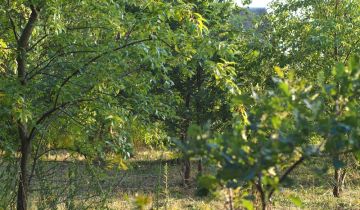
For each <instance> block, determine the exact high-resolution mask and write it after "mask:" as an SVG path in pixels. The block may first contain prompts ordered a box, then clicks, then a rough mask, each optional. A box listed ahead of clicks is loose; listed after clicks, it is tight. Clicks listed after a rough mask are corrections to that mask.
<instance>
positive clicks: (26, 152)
mask: <svg viewBox="0 0 360 210" xmlns="http://www.w3.org/2000/svg"><path fill="white" fill-rule="evenodd" d="M19 134H20V142H21V151H20V153H21V159H20V177H19V186H18V193H17V210H26V209H27V206H28V193H29V174H28V164H29V158H30V155H31V143H30V141H29V139H28V137H27V129H26V126H24V125H22V124H21V123H20V125H19Z"/></svg>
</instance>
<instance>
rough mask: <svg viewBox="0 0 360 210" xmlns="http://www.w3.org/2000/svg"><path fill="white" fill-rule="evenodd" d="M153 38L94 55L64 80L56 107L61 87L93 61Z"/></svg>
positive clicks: (56, 99) (55, 104)
mask: <svg viewBox="0 0 360 210" xmlns="http://www.w3.org/2000/svg"><path fill="white" fill-rule="evenodd" d="M150 40H152V38H146V39H141V40H137V41H133V42H130V43H127V44H124V45H122V46H120V47H117V48H114V49H112V50H110V51H106V52H103V53H101V54H99V55H97V56H95V57H93V58H92V59H90V60H89V61H88V62H86V63H85V64H84V65H83V66H82V67H81V68H79V69H78V70H76V71H74V72H73V73H72V74H71V75H69V76H68V77H67V78H65V79H64V81H63V82H62V83H61V84H60V87H59V90H58V92H57V94H56V98H55V103H54V107H56V106H57V102H58V100H59V96H60V93H61V89H62V88H63V87H64V86H65V85H66V84H67V83H68V82H69V81H70V80H71V79H72V78H73V77H75V76H77V75H78V74H80V73H81V72H82V71H84V70H85V69H86V68H87V67H88V66H90V65H91V64H92V63H93V62H95V61H97V60H99V59H100V58H102V57H104V56H105V55H108V54H110V53H113V52H116V51H119V50H121V49H124V48H126V47H129V46H133V45H136V44H139V43H143V42H146V41H150Z"/></svg>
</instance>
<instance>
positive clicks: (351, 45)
mask: <svg viewBox="0 0 360 210" xmlns="http://www.w3.org/2000/svg"><path fill="white" fill-rule="evenodd" d="M243 2H244V3H249V1H243ZM359 11H360V2H359V1H353V0H330V1H328V0H308V1H303V0H291V1H290V0H287V1H280V0H275V1H274V2H273V3H272V4H271V7H270V9H269V10H268V12H266V13H261V14H256V13H255V12H254V11H252V10H248V9H245V8H240V7H239V6H237V5H236V4H235V3H234V2H233V1H227V0H196V1H190V0H174V1H170V0H166V1H165V0H164V1H157V0H151V1H144V0H136V1H134V0H106V1H91V0H82V1H63V0H0V155H1V161H0V182H2V184H0V186H1V187H3V189H4V190H3V192H0V209H1V208H4V209H8V208H15V206H16V208H17V209H19V210H24V209H28V207H29V206H30V204H31V203H34V202H37V203H40V205H39V206H38V208H40V209H49V208H56V206H57V205H58V204H64V205H65V206H66V208H68V209H79V208H85V207H82V205H81V204H80V203H79V202H77V201H76V200H80V199H83V200H84V199H85V198H84V197H86V198H87V199H89V202H90V201H91V202H93V203H91V204H89V207H88V208H107V205H106V204H107V202H106V201H107V199H108V193H110V192H111V188H109V191H106V192H105V190H104V188H103V187H102V186H104V185H106V184H107V185H109V183H105V181H104V180H105V179H104V177H105V176H106V174H108V172H109V171H111V170H112V169H113V168H114V166H116V167H115V168H117V170H116V172H117V173H121V170H126V169H127V168H128V165H127V162H126V160H127V159H130V158H132V157H133V156H134V155H135V153H136V150H137V149H139V148H140V147H157V148H160V149H162V150H173V149H174V147H177V148H178V150H177V152H179V153H181V159H182V160H183V161H182V164H184V184H185V185H187V186H189V185H191V176H190V171H191V162H192V160H193V159H195V158H196V159H197V160H199V161H198V169H199V177H198V183H199V191H200V192H202V193H204V192H205V194H206V193H208V192H210V191H214V190H217V189H218V188H219V186H221V187H226V188H230V189H241V191H242V193H241V195H239V197H240V199H241V202H240V203H241V204H240V207H245V208H248V209H252V208H253V204H252V202H250V201H255V200H257V199H256V197H257V198H258V200H259V201H260V202H261V204H262V208H263V209H266V208H267V206H268V204H269V203H270V202H271V198H272V196H273V194H274V193H277V192H278V191H279V189H280V188H281V187H282V186H285V185H290V184H291V182H290V180H289V177H288V176H289V174H290V173H291V172H292V171H293V170H294V169H296V168H297V167H298V166H299V165H301V164H304V163H305V161H306V160H308V159H312V158H314V157H316V158H324V160H325V159H328V158H330V159H332V163H333V167H334V178H335V179H334V180H335V181H334V186H333V187H334V188H333V194H334V196H336V197H339V196H341V192H342V190H343V183H344V180H345V177H346V173H347V168H348V165H349V164H350V165H351V164H354V163H358V161H359V160H360V121H359V119H360V107H359V103H360V100H359V97H360V78H359V77H360V60H359V58H358V57H357V55H358V54H359V51H360V42H359V39H358V37H359V35H360V13H359ZM52 154H53V155H55V156H56V155H64V156H66V155H67V156H70V157H71V158H70V159H71V160H70V162H71V161H72V162H73V165H71V167H69V168H67V172H68V174H67V175H66V179H67V183H68V185H67V186H65V188H64V191H63V192H65V194H67V196H63V195H61V191H60V190H54V189H55V188H60V187H63V186H59V185H57V184H56V183H55V184H54V183H51V181H48V180H47V179H46V178H43V177H46V176H45V175H46V173H55V172H53V171H51V169H50V170H49V169H48V168H46V167H45V166H44V164H43V162H44V161H45V160H46V161H48V160H49V159H51V158H50V156H51V155H52ZM78 160H81V161H83V163H81V164H82V165H81V167H79V166H78V165H76V164H75V162H76V161H78ZM60 162H61V161H60ZM203 164H205V165H204V166H203ZM203 167H208V168H211V169H213V170H210V171H204V170H203ZM54 171H55V170H54ZM84 173H89V174H91V176H90V177H92V178H91V179H90V180H86V181H87V182H88V183H90V182H91V183H96V184H95V185H94V188H96V190H95V191H96V193H90V190H89V194H86V192H83V191H86V190H84V189H81V187H80V184H79V183H78V182H77V181H76V180H77V178H79V177H83V174H84ZM56 176H58V177H62V175H56ZM35 179H36V181H34V180H35ZM80 179H81V178H80ZM83 181H85V178H84V180H83ZM110 185H111V184H110ZM35 186H37V187H40V189H39V190H36V189H37V187H35ZM89 188H90V187H89ZM77 194H79V195H77ZM293 201H294V203H295V204H298V205H299V199H298V198H293ZM255 203H256V202H255Z"/></svg>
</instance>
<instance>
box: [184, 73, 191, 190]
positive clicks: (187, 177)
mask: <svg viewBox="0 0 360 210" xmlns="http://www.w3.org/2000/svg"><path fill="white" fill-rule="evenodd" d="M190 99H191V79H190V78H189V79H188V81H187V90H186V96H185V109H186V110H187V111H186V114H185V115H186V116H185V121H184V125H183V128H182V129H183V130H182V141H183V142H186V141H187V131H188V129H189V126H190ZM190 173H191V163H190V159H189V158H188V157H185V159H184V184H185V185H186V186H188V185H189V184H190V176H191V174H190Z"/></svg>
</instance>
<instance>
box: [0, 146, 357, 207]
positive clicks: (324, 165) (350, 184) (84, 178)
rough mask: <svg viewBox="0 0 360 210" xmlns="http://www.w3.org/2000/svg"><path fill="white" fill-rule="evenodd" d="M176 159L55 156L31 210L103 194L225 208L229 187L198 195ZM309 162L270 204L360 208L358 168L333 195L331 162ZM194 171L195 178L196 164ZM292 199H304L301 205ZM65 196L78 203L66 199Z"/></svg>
mask: <svg viewBox="0 0 360 210" xmlns="http://www.w3.org/2000/svg"><path fill="white" fill-rule="evenodd" d="M177 159H178V156H177V155H176V154H174V153H172V152H163V151H155V150H151V151H150V150H140V151H139V152H138V153H137V154H136V155H135V156H134V157H133V158H132V159H130V160H129V161H128V162H127V165H128V169H127V170H119V169H117V168H113V169H111V170H109V169H106V170H104V171H96V172H95V171H92V170H96V169H95V168H93V167H88V166H89V165H88V163H86V162H85V161H84V160H76V158H74V157H72V158H71V157H69V156H68V155H65V156H62V155H60V157H55V156H51V157H50V158H49V159H48V160H42V161H41V162H39V169H40V171H43V172H44V174H42V173H38V174H36V176H35V177H34V181H33V183H32V190H33V193H32V195H33V197H32V198H33V200H34V201H33V202H32V203H33V204H32V208H31V210H37V209H41V208H38V207H39V206H41V205H44V206H45V203H46V205H47V206H48V207H49V206H51V205H53V208H54V209H60V210H62V209H71V208H73V209H86V207H87V206H88V207H89V208H88V209H98V208H95V207H91V205H90V204H91V203H95V204H99V203H101V202H102V199H101V197H102V196H104V197H106V198H107V200H108V201H109V202H108V203H107V206H108V207H110V208H112V209H136V208H138V207H139V206H141V205H143V206H146V207H147V208H145V209H172V210H173V209H175V210H176V209H179V210H180V209H200V210H202V209H203V210H207V209H225V203H226V200H227V196H226V195H227V194H226V193H224V191H220V192H219V193H217V194H215V195H212V196H210V197H198V196H196V184H195V182H194V183H193V184H192V185H191V186H190V187H183V185H182V166H181V164H180V163H179V162H178V161H177ZM193 165H195V164H193ZM304 165H306V167H305V166H304ZM304 165H302V166H300V167H299V168H298V169H296V170H295V171H294V172H293V173H292V174H291V179H292V180H293V183H294V184H293V185H291V187H285V188H282V190H281V191H280V192H277V193H276V194H275V197H274V200H273V204H272V207H271V209H339V210H340V209H360V173H359V171H356V169H353V170H351V172H350V173H349V175H348V178H347V182H346V186H345V190H344V193H343V196H342V197H341V198H334V197H333V196H332V170H331V167H329V166H331V163H329V162H324V160H311V161H310V162H307V163H305V164H304ZM194 167H195V166H194ZM192 172H193V173H192V178H193V180H195V177H196V169H195V168H194V169H193V170H192ZM45 174H47V175H46V176H45ZM95 174H96V176H95ZM44 180H45V181H44ZM0 188H1V184H0ZM42 188H44V189H51V190H50V191H46V190H45V191H44V190H41V189H42ZM0 194H1V192H0ZM41 196H43V199H42V200H41V199H40V197H41ZM290 198H300V200H301V203H302V205H301V208H300V207H296V206H295V205H294V204H293V203H292V202H291V199H290ZM66 199H69V200H73V201H75V202H73V203H68V204H65V202H64V201H65V200H66ZM55 200H56V202H55ZM66 205H67V206H66ZM0 206H1V205H0ZM36 206H37V207H36ZM71 206H73V207H71ZM48 207H44V208H43V209H49V208H48ZM0 209H1V208H0ZM138 209H139V208H138Z"/></svg>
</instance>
